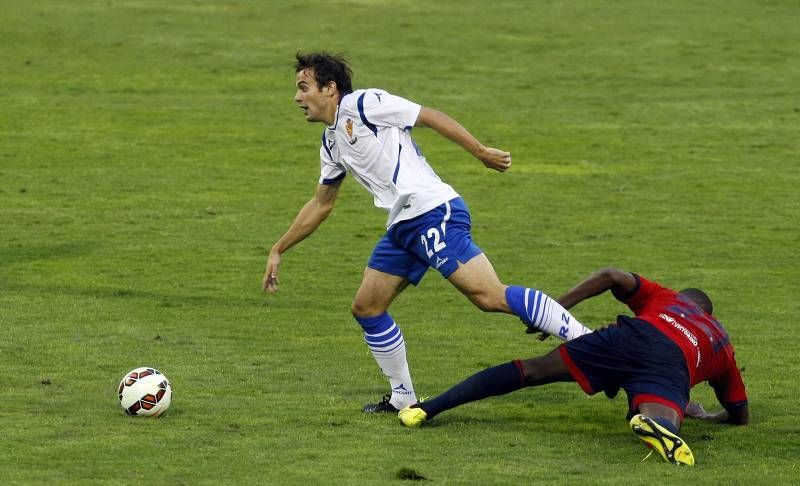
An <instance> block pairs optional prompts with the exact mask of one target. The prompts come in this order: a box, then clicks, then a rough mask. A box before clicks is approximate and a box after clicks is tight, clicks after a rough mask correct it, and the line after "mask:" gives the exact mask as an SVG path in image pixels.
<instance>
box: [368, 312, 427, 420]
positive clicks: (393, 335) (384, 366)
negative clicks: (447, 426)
mask: <svg viewBox="0 0 800 486" xmlns="http://www.w3.org/2000/svg"><path fill="white" fill-rule="evenodd" d="M356 320H357V321H358V323H359V324H361V328H362V329H364V341H366V342H367V347H369V350H370V351H371V352H372V357H373V358H375V361H376V362H377V363H378V366H379V367H380V368H381V371H383V374H384V375H386V377H387V378H389V386H390V387H391V389H392V397H391V398H390V399H389V403H391V404H392V405H393V406H394V407H395V408H396V409H398V410H399V409H401V408H403V407H405V406H407V405H411V404H412V403H416V401H417V395H416V394H415V393H414V385H413V384H412V383H411V373H410V372H409V370H408V361H407V360H406V342H405V340H404V339H403V333H402V332H400V327H398V326H397V324H395V322H394V319H392V317H391V316H390V315H389V314H387V313H386V312H384V313H383V314H381V315H379V316H375V317H356Z"/></svg>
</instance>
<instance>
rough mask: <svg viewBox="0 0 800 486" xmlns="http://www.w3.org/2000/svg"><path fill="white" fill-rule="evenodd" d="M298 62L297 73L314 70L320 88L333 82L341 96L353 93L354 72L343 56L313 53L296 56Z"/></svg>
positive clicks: (300, 53) (295, 66) (299, 53)
mask: <svg viewBox="0 0 800 486" xmlns="http://www.w3.org/2000/svg"><path fill="white" fill-rule="evenodd" d="M295 57H296V58H297V62H296V63H295V65H294V69H295V71H294V72H296V73H299V72H300V71H303V70H305V69H313V70H314V79H315V80H316V81H317V85H318V87H319V88H322V87H323V86H325V85H326V84H328V83H330V82H331V81H333V82H334V83H336V88H337V89H338V90H339V94H340V95H342V96H344V95H346V94H347V93H352V92H353V84H352V81H351V80H350V78H352V77H353V71H352V70H351V69H350V66H349V65H348V64H347V60H346V59H345V58H344V57H343V56H342V55H341V54H328V53H326V52H311V53H308V54H303V53H302V52H298V53H297V54H295Z"/></svg>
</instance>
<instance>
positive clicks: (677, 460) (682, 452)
mask: <svg viewBox="0 0 800 486" xmlns="http://www.w3.org/2000/svg"><path fill="white" fill-rule="evenodd" d="M400 413H402V412H400ZM631 430H632V431H633V433H634V434H636V435H638V436H639V439H641V441H642V442H644V443H645V444H647V446H648V447H650V448H651V449H653V450H654V451H656V452H658V453H659V454H661V457H663V458H664V460H666V461H667V462H670V463H672V464H675V465H686V466H694V456H693V455H692V451H691V449H689V446H688V445H687V444H686V442H684V441H683V439H681V438H680V437H678V436H677V435H675V434H673V433H672V432H670V431H669V430H667V429H665V428H664V427H662V426H660V425H658V424H657V423H656V422H655V421H654V420H653V419H651V418H650V417H648V416H647V415H642V414H639V415H635V416H634V417H633V418H632V419H631Z"/></svg>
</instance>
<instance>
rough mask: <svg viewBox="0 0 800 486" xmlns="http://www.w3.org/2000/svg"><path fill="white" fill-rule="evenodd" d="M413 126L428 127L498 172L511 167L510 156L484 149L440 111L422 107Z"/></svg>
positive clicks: (487, 148)
mask: <svg viewBox="0 0 800 486" xmlns="http://www.w3.org/2000/svg"><path fill="white" fill-rule="evenodd" d="M415 126H418V127H429V128H432V129H434V130H435V131H436V132H437V133H438V134H439V135H441V136H443V137H444V138H446V139H448V140H451V141H453V142H455V143H457V144H459V145H461V146H462V147H463V148H464V149H465V150H466V151H467V152H469V153H471V154H472V155H473V156H474V157H475V158H477V159H478V160H480V161H481V162H483V165H485V166H486V167H488V168H490V169H494V170H496V171H499V172H505V171H506V170H508V168H509V167H511V154H510V153H508V152H505V151H503V150H499V149H496V148H491V147H486V146H485V145H483V144H482V143H480V142H479V141H478V139H477V138H475V137H474V136H473V135H472V134H471V133H469V131H467V129H466V128H464V127H463V126H461V124H460V123H458V122H457V121H455V120H453V119H452V118H450V117H449V116H447V115H446V114H444V113H442V112H441V111H437V110H434V109H432V108H426V107H424V106H423V107H422V108H421V109H420V111H419V116H418V117H417V122H416V123H415Z"/></svg>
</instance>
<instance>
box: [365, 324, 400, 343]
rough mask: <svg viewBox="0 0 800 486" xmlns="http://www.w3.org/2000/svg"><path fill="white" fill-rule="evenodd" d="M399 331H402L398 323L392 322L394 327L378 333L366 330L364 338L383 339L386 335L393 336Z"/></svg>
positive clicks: (369, 339) (371, 339) (368, 339)
mask: <svg viewBox="0 0 800 486" xmlns="http://www.w3.org/2000/svg"><path fill="white" fill-rule="evenodd" d="M398 332H400V328H399V327H397V324H394V323H392V327H390V328H389V329H387V330H385V331H383V332H379V333H378V334H370V333H368V332H365V333H364V339H366V340H367V341H380V340H381V339H386V336H389V337H390V338H391V337H392V336H394V335H395V334H397V333H398Z"/></svg>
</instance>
